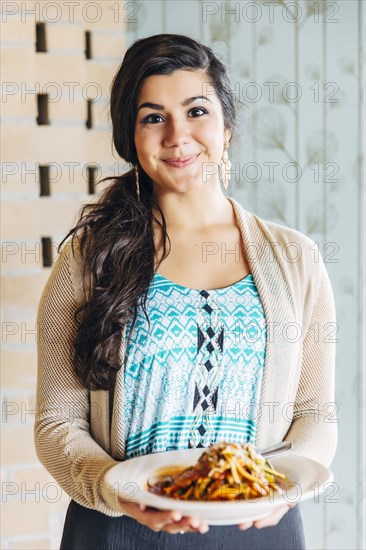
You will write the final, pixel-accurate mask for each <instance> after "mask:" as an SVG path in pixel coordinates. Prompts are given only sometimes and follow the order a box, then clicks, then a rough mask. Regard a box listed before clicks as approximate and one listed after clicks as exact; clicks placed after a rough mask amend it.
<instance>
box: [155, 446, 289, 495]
mask: <svg viewBox="0 0 366 550" xmlns="http://www.w3.org/2000/svg"><path fill="white" fill-rule="evenodd" d="M173 470H175V471H174V473H172V472H173ZM177 470H178V471H177ZM172 472H171V473H170V475H160V476H154V478H152V479H149V480H148V482H147V488H148V491H150V492H151V493H154V494H156V495H160V496H166V497H170V498H174V499H181V500H201V501H220V500H231V501H233V500H244V499H254V498H257V497H263V496H266V495H269V494H270V491H271V489H272V490H274V491H277V492H280V490H281V484H280V483H281V480H284V479H286V476H285V475H284V474H283V473H281V472H277V471H276V470H275V469H274V468H273V466H272V465H271V463H270V462H269V461H268V460H266V459H265V458H264V457H262V456H261V455H260V454H259V453H258V452H257V451H256V450H255V448H254V446H253V445H252V444H250V443H245V444H237V443H228V442H219V443H216V444H215V445H213V446H212V447H210V448H209V449H207V451H205V452H204V453H203V454H202V455H201V456H200V458H199V459H198V461H197V462H196V464H195V465H194V466H190V467H188V468H179V469H177V468H174V469H172Z"/></svg>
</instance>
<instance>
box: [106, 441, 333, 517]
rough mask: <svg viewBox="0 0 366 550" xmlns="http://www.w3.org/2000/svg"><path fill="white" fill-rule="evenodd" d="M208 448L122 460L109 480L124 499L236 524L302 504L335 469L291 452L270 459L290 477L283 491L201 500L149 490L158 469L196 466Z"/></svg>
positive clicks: (318, 489) (331, 476) (111, 473)
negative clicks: (163, 495)
mask: <svg viewBox="0 0 366 550" xmlns="http://www.w3.org/2000/svg"><path fill="white" fill-rule="evenodd" d="M206 450H207V449H205V448H195V449H185V450H177V451H167V452H162V453H152V454H148V455H144V456H139V457H136V458H131V459H129V460H126V461H124V462H121V463H120V464H118V465H117V466H114V467H113V468H111V469H110V470H109V471H108V472H107V475H106V482H107V484H108V485H110V486H111V487H112V488H113V491H115V492H116V494H118V496H119V497H121V498H122V499H125V500H128V501H129V502H136V503H138V504H146V505H147V506H152V507H154V508H158V509H161V510H178V511H179V512H181V513H182V514H183V515H184V516H188V515H195V516H197V517H199V518H201V519H204V520H206V521H207V523H208V524H209V525H237V524H238V523H241V522H243V521H254V520H257V519H260V518H262V517H264V516H266V515H268V514H270V513H271V512H272V511H274V510H275V508H277V507H279V506H281V505H283V504H291V503H295V504H297V503H299V502H300V500H301V501H302V500H306V499H309V498H312V497H313V496H314V494H315V493H314V491H316V492H317V494H320V493H322V492H323V491H324V490H325V489H326V486H325V485H326V483H329V482H331V481H332V480H333V474H332V472H331V471H330V470H329V469H328V468H326V467H325V466H323V465H322V464H320V463H319V462H316V461H314V460H310V459H309V458H306V457H303V456H301V455H298V454H296V453H294V452H290V453H289V454H287V455H285V456H280V457H278V458H273V459H270V462H271V464H272V465H273V467H274V468H275V469H276V470H277V471H279V472H282V473H284V474H285V475H286V476H287V479H288V480H289V481H288V482H287V481H286V482H285V483H286V485H285V489H284V491H283V492H282V493H276V492H273V494H270V495H268V496H266V497H259V498H257V499H254V500H251V499H250V500H249V499H248V500H241V501H240V500H238V501H216V502H198V501H184V500H177V499H173V498H169V497H161V496H158V495H154V494H152V493H150V492H149V491H147V486H146V481H147V479H149V478H150V477H152V476H153V475H154V474H155V472H156V470H158V469H160V468H165V467H169V466H182V467H188V466H193V465H194V464H195V463H196V462H197V460H198V458H199V457H200V456H201V455H202V453H204V452H205V451H206Z"/></svg>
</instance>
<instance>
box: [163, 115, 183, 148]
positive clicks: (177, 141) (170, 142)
mask: <svg viewBox="0 0 366 550" xmlns="http://www.w3.org/2000/svg"><path fill="white" fill-rule="evenodd" d="M188 135H189V128H188V123H187V121H186V120H182V119H174V120H173V119H172V120H170V121H169V122H168V124H167V125H166V132H165V135H164V143H163V145H164V146H165V147H173V146H174V145H182V144H183V143H186V142H187V140H188Z"/></svg>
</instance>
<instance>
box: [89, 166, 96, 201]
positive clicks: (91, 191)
mask: <svg viewBox="0 0 366 550" xmlns="http://www.w3.org/2000/svg"><path fill="white" fill-rule="evenodd" d="M87 172H88V192H89V195H94V193H95V175H96V173H97V167H96V166H88V170H87Z"/></svg>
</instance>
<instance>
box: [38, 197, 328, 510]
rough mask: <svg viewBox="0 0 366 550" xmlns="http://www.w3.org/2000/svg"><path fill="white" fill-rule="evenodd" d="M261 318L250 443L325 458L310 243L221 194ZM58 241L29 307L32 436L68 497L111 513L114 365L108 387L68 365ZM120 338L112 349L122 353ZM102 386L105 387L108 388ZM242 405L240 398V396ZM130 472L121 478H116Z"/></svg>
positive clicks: (324, 396)
mask: <svg viewBox="0 0 366 550" xmlns="http://www.w3.org/2000/svg"><path fill="white" fill-rule="evenodd" d="M228 199H229V200H230V201H231V202H232V204H233V207H234V211H235V214H236V216H237V221H238V224H239V226H240V230H241V234H242V238H243V244H244V248H245V251H246V254H247V256H248V261H249V265H250V268H251V273H252V275H253V278H254V281H255V283H256V286H257V288H258V292H259V295H260V297H261V300H262V303H263V307H264V311H265V314H266V322H267V345H266V357H265V365H264V373H263V380H262V386H261V397H260V403H259V404H258V409H257V410H258V421H257V433H256V441H255V444H256V446H257V447H258V448H259V449H260V448H264V447H266V446H268V445H271V444H273V443H277V442H279V441H282V440H283V439H286V440H288V441H292V443H293V445H294V450H295V451H296V452H298V453H301V454H303V455H305V456H307V457H310V458H313V459H315V460H318V461H319V462H321V463H323V464H325V465H330V463H331V462H332V459H333V457H334V454H335V450H336V445H337V434H338V431H337V422H338V420H337V417H336V414H335V403H334V369H335V343H334V341H335V340H336V324H335V305H334V298H333V293H332V288H331V285H330V281H329V278H328V275H327V272H326V269H325V266H324V263H323V261H322V258H321V256H320V254H319V253H318V250H317V248H316V246H314V242H313V241H312V240H311V239H309V238H308V237H306V236H305V235H303V234H302V233H300V232H298V231H296V230H294V229H290V228H288V227H284V226H281V225H278V224H275V223H272V222H268V221H264V220H262V219H260V218H258V217H257V216H255V215H253V214H252V213H250V212H248V211H246V210H244V208H243V207H242V205H241V204H240V203H239V202H237V201H236V200H234V199H233V198H231V197H228ZM76 260H77V254H76V259H75V258H74V256H73V255H72V253H71V246H70V244H69V243H68V244H66V245H65V246H64V247H63V249H62V251H61V253H60V255H59V258H58V260H57V262H56V264H55V266H54V268H53V270H52V273H51V275H50V278H49V280H48V282H47V285H46V287H45V289H44V292H43V294H42V298H41V301H40V305H39V311H38V327H39V338H38V383H37V413H36V419H35V427H34V435H35V445H36V451H37V455H38V458H39V460H40V461H41V462H42V464H43V465H44V466H45V468H46V469H47V470H48V472H49V473H50V474H51V475H52V476H53V477H54V479H55V480H56V481H57V482H58V483H59V485H60V486H61V487H62V489H63V490H64V491H65V492H66V493H67V494H69V495H70V497H71V498H73V499H74V500H75V501H76V502H78V503H79V504H81V505H83V506H85V507H87V508H93V509H95V510H98V511H100V512H103V513H104V514H107V515H109V516H121V515H123V514H121V512H119V511H118V510H119V508H118V504H116V502H115V498H114V495H113V493H112V492H111V491H110V489H109V488H108V487H107V486H106V484H105V483H104V479H103V478H104V474H105V472H106V471H107V470H109V469H110V468H111V467H112V466H114V465H115V464H116V463H117V461H121V460H124V419H123V399H124V397H123V388H124V383H123V379H124V374H123V370H122V369H121V370H120V371H119V372H118V375H117V381H116V385H115V388H114V397H113V402H112V400H111V403H110V396H109V392H106V391H103V390H99V391H89V390H87V389H85V388H84V387H83V386H82V385H81V383H80V382H79V380H78V378H77V376H76V374H75V373H74V369H73V364H72V345H73V339H74V334H75V321H74V318H73V313H74V311H75V308H76V307H77V304H78V303H80V301H81V300H82V288H81V279H80V275H79V264H78V262H77V261H76ZM123 346H124V338H122V346H121V350H120V357H121V358H122V357H123V353H124V350H123ZM111 395H112V394H111ZM243 406H244V404H243ZM126 481H130V480H126Z"/></svg>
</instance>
